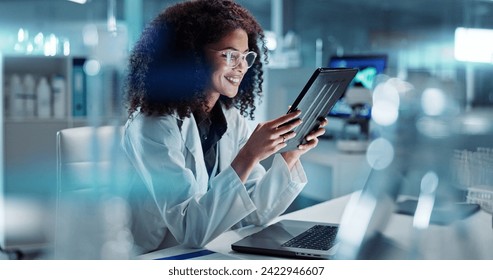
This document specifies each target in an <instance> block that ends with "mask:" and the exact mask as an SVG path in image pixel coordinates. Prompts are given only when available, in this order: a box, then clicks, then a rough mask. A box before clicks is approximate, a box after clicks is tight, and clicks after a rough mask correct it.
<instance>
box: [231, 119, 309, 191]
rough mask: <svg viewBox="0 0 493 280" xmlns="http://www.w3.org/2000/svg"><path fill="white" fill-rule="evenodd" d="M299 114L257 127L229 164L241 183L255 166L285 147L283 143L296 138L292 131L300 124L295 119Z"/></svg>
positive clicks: (260, 124)
mask: <svg viewBox="0 0 493 280" xmlns="http://www.w3.org/2000/svg"><path fill="white" fill-rule="evenodd" d="M300 114H301V111H295V112H292V113H289V114H286V115H283V116H281V117H279V118H277V119H274V120H271V121H267V122H264V123H259V124H258V125H257V127H256V128H255V130H254V131H253V133H252V135H250V138H249V139H248V141H247V142H246V143H245V145H244V146H243V148H242V149H241V150H240V152H239V153H238V155H237V156H236V158H235V159H234V160H233V162H232V164H231V165H232V167H233V169H235V171H236V172H237V174H238V175H239V177H240V178H241V179H242V181H244V180H243V179H246V178H247V177H248V175H249V173H250V171H251V169H252V168H253V166H255V164H257V163H258V162H260V161H261V160H264V159H266V158H268V157H269V156H271V155H272V154H274V153H275V152H277V151H279V150H280V149H282V148H284V147H286V145H287V144H286V143H285V142H286V141H287V140H289V139H291V138H293V137H295V136H296V133H294V132H293V129H294V128H295V127H297V126H298V125H300V124H301V120H300V119H297V117H298V116H299V115H300Z"/></svg>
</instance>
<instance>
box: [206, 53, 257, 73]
mask: <svg viewBox="0 0 493 280" xmlns="http://www.w3.org/2000/svg"><path fill="white" fill-rule="evenodd" d="M209 50H211V51H214V52H219V53H221V55H223V56H225V57H226V65H228V67H231V68H236V67H238V65H240V63H241V62H242V61H243V60H244V61H246V63H247V69H250V67H252V66H253V64H254V63H255V60H256V59H257V56H258V55H257V53H256V52H254V51H248V52H246V53H242V52H240V51H237V50H231V49H225V50H215V49H209ZM232 53H239V55H240V57H239V60H238V62H237V63H236V65H229V64H231V57H232V56H231V54H232ZM228 54H229V55H228ZM250 54H253V55H254V57H253V59H252V64H251V65H249V64H248V60H246V57H247V56H248V55H250Z"/></svg>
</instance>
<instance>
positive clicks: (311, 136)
mask: <svg viewBox="0 0 493 280" xmlns="http://www.w3.org/2000/svg"><path fill="white" fill-rule="evenodd" d="M324 134H325V128H323V127H320V128H319V129H317V130H315V131H313V132H311V133H310V134H308V135H307V136H306V138H305V139H306V141H311V140H313V139H316V138H318V137H319V136H322V135H324Z"/></svg>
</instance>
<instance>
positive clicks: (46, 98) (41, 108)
mask: <svg viewBox="0 0 493 280" xmlns="http://www.w3.org/2000/svg"><path fill="white" fill-rule="evenodd" d="M36 96H37V112H38V117H39V118H49V117H51V88H50V85H49V84H48V81H47V80H46V78H45V77H41V78H40V79H39V82H38V86H37V87H36Z"/></svg>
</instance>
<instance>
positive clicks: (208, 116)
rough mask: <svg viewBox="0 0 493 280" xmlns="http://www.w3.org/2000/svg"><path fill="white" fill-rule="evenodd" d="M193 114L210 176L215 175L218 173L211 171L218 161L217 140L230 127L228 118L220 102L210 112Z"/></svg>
mask: <svg viewBox="0 0 493 280" xmlns="http://www.w3.org/2000/svg"><path fill="white" fill-rule="evenodd" d="M193 116H194V117H195V120H196V121H197V127H198V129H199V135H200V142H201V143H202V151H203V152H204V160H205V166H206V168H207V173H208V174H209V177H214V176H215V175H216V174H211V173H212V169H213V168H214V165H215V163H216V153H217V149H218V148H217V142H218V141H219V140H220V139H221V137H222V136H223V135H224V133H225V132H226V129H227V128H228V125H227V123H226V118H225V117H224V113H223V110H222V109H221V105H220V104H219V102H217V103H216V105H214V107H213V108H212V110H211V111H210V112H209V113H206V112H203V111H200V112H198V111H197V112H194V113H193Z"/></svg>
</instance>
